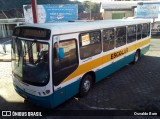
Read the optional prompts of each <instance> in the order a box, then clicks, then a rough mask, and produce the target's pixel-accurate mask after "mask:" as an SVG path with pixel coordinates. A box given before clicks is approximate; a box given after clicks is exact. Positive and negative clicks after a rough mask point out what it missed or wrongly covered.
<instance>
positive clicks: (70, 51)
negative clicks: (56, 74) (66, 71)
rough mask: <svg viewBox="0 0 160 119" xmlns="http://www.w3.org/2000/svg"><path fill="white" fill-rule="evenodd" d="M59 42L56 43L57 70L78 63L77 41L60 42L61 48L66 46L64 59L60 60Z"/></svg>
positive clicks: (55, 62) (55, 59) (55, 60)
mask: <svg viewBox="0 0 160 119" xmlns="http://www.w3.org/2000/svg"><path fill="white" fill-rule="evenodd" d="M57 47H58V45H57V43H56V44H54V51H53V52H54V64H55V69H54V70H55V71H58V70H61V69H63V68H65V67H68V66H70V65H73V64H75V63H77V61H78V60H77V59H78V58H77V51H76V41H75V40H67V41H61V42H60V43H59V48H64V59H63V60H60V59H59V58H58V55H57V54H58V52H57V50H58V49H57Z"/></svg>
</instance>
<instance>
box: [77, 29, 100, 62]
mask: <svg viewBox="0 0 160 119" xmlns="http://www.w3.org/2000/svg"><path fill="white" fill-rule="evenodd" d="M79 42H80V57H81V59H85V58H88V57H91V56H94V55H96V54H99V53H101V51H102V45H101V32H100V31H93V32H87V33H82V34H80V39H79Z"/></svg>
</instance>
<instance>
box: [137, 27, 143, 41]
mask: <svg viewBox="0 0 160 119" xmlns="http://www.w3.org/2000/svg"><path fill="white" fill-rule="evenodd" d="M141 38H142V25H141V24H138V25H137V40H140V39H141Z"/></svg>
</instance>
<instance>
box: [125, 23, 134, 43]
mask: <svg viewBox="0 0 160 119" xmlns="http://www.w3.org/2000/svg"><path fill="white" fill-rule="evenodd" d="M130 26H131V27H132V26H135V28H136V31H135V40H134V41H132V42H128V37H129V36H128V27H130ZM126 39H127V44H130V43H133V42H135V41H137V25H136V24H134V25H128V26H127V27H126Z"/></svg>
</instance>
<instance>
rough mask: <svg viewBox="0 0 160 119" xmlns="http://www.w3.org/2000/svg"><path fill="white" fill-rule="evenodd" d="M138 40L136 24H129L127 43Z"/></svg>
mask: <svg viewBox="0 0 160 119" xmlns="http://www.w3.org/2000/svg"><path fill="white" fill-rule="evenodd" d="M135 40H136V26H135V25H134V26H128V28H127V43H131V42H134V41H135Z"/></svg>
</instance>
